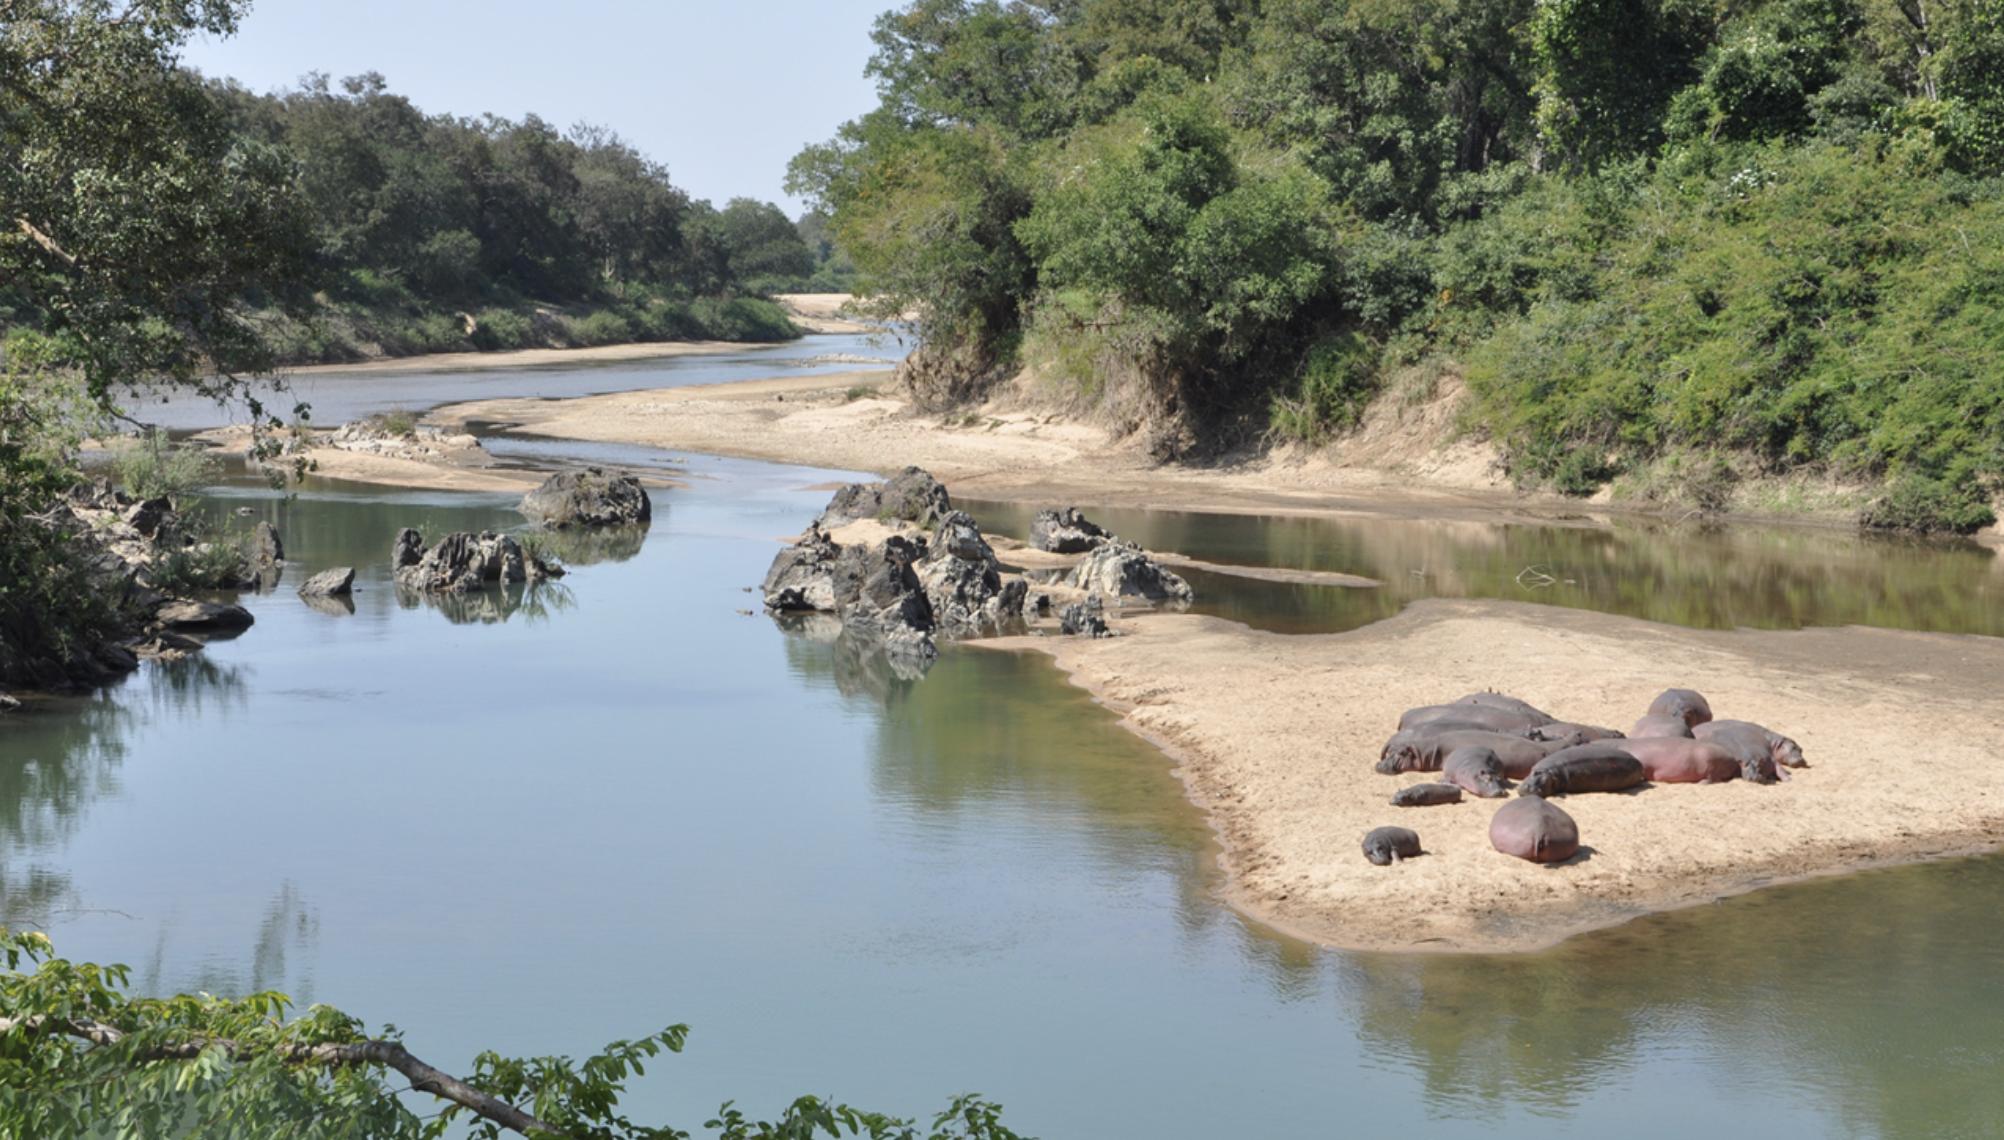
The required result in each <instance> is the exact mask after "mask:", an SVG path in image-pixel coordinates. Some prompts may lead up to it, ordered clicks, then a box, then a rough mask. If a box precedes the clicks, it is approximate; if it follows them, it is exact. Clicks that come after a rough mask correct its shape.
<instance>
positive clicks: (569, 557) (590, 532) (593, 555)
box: [526, 504, 668, 566]
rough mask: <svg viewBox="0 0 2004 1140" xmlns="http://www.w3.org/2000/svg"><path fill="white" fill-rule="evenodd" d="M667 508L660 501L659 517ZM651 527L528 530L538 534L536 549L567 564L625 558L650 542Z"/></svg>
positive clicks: (535, 539) (612, 560) (658, 507)
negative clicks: (649, 531)
mask: <svg viewBox="0 0 2004 1140" xmlns="http://www.w3.org/2000/svg"><path fill="white" fill-rule="evenodd" d="M667 510H668V508H667V507H666V506H663V505H659V504H657V505H656V506H655V507H654V513H655V515H656V516H657V517H659V516H660V515H662V514H665V513H666V512H667ZM647 531H648V528H647V527H646V526H645V525H642V526H617V527H566V528H564V529H562V530H543V529H541V528H540V527H532V528H529V529H528V530H527V532H526V533H527V534H530V535H533V536H535V537H534V539H533V541H534V543H535V544H536V547H537V551H536V552H537V553H538V554H541V555H544V556H545V557H555V558H556V559H557V560H558V561H560V562H562V563H564V564H565V565H567V566H594V565H597V564H598V563H601V562H626V561H628V560H630V559H632V557H633V556H634V555H636V554H639V553H640V548H641V546H642V545H644V544H645V543H646V542H647Z"/></svg>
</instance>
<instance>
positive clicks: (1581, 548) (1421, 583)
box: [963, 502, 2004, 637]
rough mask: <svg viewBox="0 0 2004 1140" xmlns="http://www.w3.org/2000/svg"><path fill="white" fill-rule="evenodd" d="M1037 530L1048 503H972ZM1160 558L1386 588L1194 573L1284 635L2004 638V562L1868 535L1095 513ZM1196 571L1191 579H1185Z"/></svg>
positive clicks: (1240, 610)
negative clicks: (1665, 633) (1487, 613)
mask: <svg viewBox="0 0 2004 1140" xmlns="http://www.w3.org/2000/svg"><path fill="white" fill-rule="evenodd" d="M963 505H965V506H966V507H967V509H968V510H969V512H970V513H972V514H973V515H974V516H975V517H976V518H977V519H978V520H979V521H980V522H981V524H982V526H983V527H984V529H987V530H990V531H993V532H995V533H998V534H1007V535H1010V536H1012V537H1016V538H1026V537H1028V534H1029V528H1030V519H1031V518H1032V517H1033V516H1034V515H1035V513H1036V512H1035V510H1034V509H1032V508H1026V507H1022V506H1018V505H1015V504H1005V503H983V502H973V503H968V504H963ZM1087 517H1089V518H1091V519H1092V520H1094V521H1095V522H1098V523H1099V524H1101V525H1102V526H1105V527H1107V528H1108V529H1110V530H1112V531H1113V532H1114V533H1116V534H1118V535H1120V536H1121V537H1123V538H1127V539H1130V540H1133V541H1135V542H1139V543H1141V544H1142V545H1143V546H1145V547H1147V548H1149V549H1151V550H1168V551H1175V552H1178V553H1181V554H1185V555H1188V556H1189V557H1191V558H1196V559H1199V560H1202V561H1205V562H1212V563H1219V564H1223V565H1242V566H1279V567H1286V568H1289V569H1295V570H1328V571H1338V572H1342V573H1349V574H1361V575H1363V576H1365V577H1368V578H1376V579H1378V580H1379V581H1380V582H1382V583H1383V585H1382V586H1380V587H1378V588H1375V589H1353V588H1345V587H1336V586H1320V585H1314V586H1310V585H1280V584H1275V583H1271V582H1260V581H1255V580H1252V579H1247V578H1241V577H1235V576H1233V575H1229V574H1217V573H1209V572H1206V571H1203V570H1191V571H1188V572H1187V573H1186V574H1185V576H1186V577H1187V578H1188V579H1189V580H1190V584H1191V586H1192V587H1193V588H1195V590H1196V591H1197V597H1198V605H1197V608H1198V609H1199V610H1200V611H1202V612H1204V613H1211V614H1216V615H1218V616H1220V617H1228V618H1231V619H1233V620H1234V621H1242V622H1246V623H1247V624H1249V625H1253V626H1257V627H1259V628H1262V629H1270V630H1275V631H1278V632H1283V633H1303V632H1331V631H1337V630H1345V629H1355V628H1357V627H1359V626H1363V625H1368V624H1369V623H1371V622H1374V621H1380V620H1383V619H1384V618H1388V617H1390V616H1392V615H1393V614H1395V613H1397V612H1399V610H1401V609H1403V608H1405V606H1406V604H1407V603H1408V602H1411V601H1413V600H1415V599H1418V598H1426V597H1446V598H1504V599H1509V600H1513V601H1523V602H1536V603H1538V604H1541V605H1550V606H1565V607H1570V608H1574V609H1588V610H1599V611H1601V612H1604V613H1616V614H1625V615H1627V616H1629V617H1638V618H1646V619H1648V620H1650V621H1660V622H1669V623H1672V624H1675V625H1683V626H1690V627H1692V628H1696V629H1735V628H1753V629H1800V628H1802V627H1804V626H1835V625H1875V626H1883V627H1887V628H1891V629H1918V630H1930V631H1934V632H1939V633H1979V634H1983V635H1985V636H1989V637H1998V636H2004V605H2000V604H1999V603H2000V601H2004V562H2000V561H1999V560H1998V559H1997V557H1996V554H1995V552H1994V551H1993V550H1991V549H1990V548H1987V547H1984V546H1981V545H1979V544H1977V543H1975V542H1968V541H1959V542H1943V541H1922V540H1916V539H1901V538H1890V537H1879V536H1870V535H1864V534H1860V533H1858V532H1856V531H1849V530H1833V529H1811V528H1806V527H1804V528H1777V529H1767V530H1758V529H1753V528H1747V527H1728V526H1719V525H1703V524H1697V523H1683V524H1670V523H1660V522H1652V521H1637V520H1621V521H1617V522H1616V523H1615V524H1614V525H1612V526H1607V527H1601V526H1586V525H1577V524H1573V525H1552V524H1550V523H1541V522H1538V521H1535V520H1530V519H1526V520H1525V521H1522V522H1505V523H1485V522H1465V521H1437V522H1414V521H1405V520H1382V519H1368V520H1355V519H1342V520H1330V519H1313V518H1279V517H1272V516H1251V515H1220V514H1199V513H1191V512H1182V511H1133V510H1093V511H1088V512H1087ZM1180 572H1181V571H1179V573H1180Z"/></svg>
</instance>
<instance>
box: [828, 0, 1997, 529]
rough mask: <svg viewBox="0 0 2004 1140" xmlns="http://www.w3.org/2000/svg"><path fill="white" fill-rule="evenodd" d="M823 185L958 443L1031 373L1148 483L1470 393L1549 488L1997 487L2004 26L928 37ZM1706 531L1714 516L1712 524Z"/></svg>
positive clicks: (1754, 23)
mask: <svg viewBox="0 0 2004 1140" xmlns="http://www.w3.org/2000/svg"><path fill="white" fill-rule="evenodd" d="M874 36H875V39H876V43H877V46H878V52H877V55H876V56H875V58H874V59H873V61H872V63H871V65H870V72H871V74H872V75H874V76H875V77H876V79H877V81H878V84H879V90H880V93H881V101H880V105H879V106H878V108H877V109H876V110H874V111H872V112H870V113H869V114H867V115H865V116H864V117H862V118H861V119H858V120H856V121H854V122H851V123H849V124H847V125H845V126H844V127H843V128H842V129H841V131H840V132H839V134H838V135H837V137H836V138H835V139H833V140H831V141H830V142H828V143H825V144H821V145H818V146H812V147H809V148H808V149H807V150H805V151H803V152H802V153H801V154H800V155H799V156H798V157H797V158H796V159H795V160H794V162H793V165H792V168H791V171H790V182H789V189H790V190H792V191H794V192H796V193H801V194H805V195H808V196H810V197H812V198H814V199H816V200H817V201H818V202H819V204H820V205H821V207H822V208H823V209H825V210H826V211H828V213H829V216H830V218H831V223H830V224H831V230H832V232H833V233H834V234H835V235H836V237H837V239H838V240H839V241H840V242H841V244H842V246H843V248H844V249H846V250H847V251H848V252H849V254H850V255H851V256H852V257H853V259H854V262H855V265H856V266H857V269H858V272H859V282H860V284H859V290H860V291H862V292H866V293H869V294H871V295H873V296H874V297H875V298H876V302H877V303H878V304H879V305H881V306H882V309H883V311H884V312H887V313H888V312H902V311H912V312H915V313H916V314H917V315H918V324H919V327H920V331H921V345H920V349H919V351H918V352H917V353H915V354H914V356H913V358H912V361H911V362H910V364H909V366H908V368H907V375H908V378H909V380H910V381H911V383H912V385H913V387H914V389H915V391H917V393H918V394H919V395H921V396H922V397H926V398H929V399H931V400H934V401H937V402H940V403H951V402H953V401H957V400H963V399H967V398H971V397H976V396H978V395H980V394H982V393H984V392H986V391H987V390H989V388H990V387H991V386H992V385H994V384H995V383H996V382H997V381H999V380H1000V379H1002V378H1004V377H1007V376H1011V375H1014V374H1015V373H1016V372H1018V370H1020V369H1021V368H1023V367H1024V366H1032V367H1034V368H1036V369H1037V372H1038V374H1039V375H1040V376H1042V377H1043V378H1044V379H1045V381H1046V383H1048V384H1050V385H1051V386H1052V389H1053V391H1054V392H1055V394H1057V395H1058V396H1060V397H1062V398H1065V399H1067V400H1070V401H1072V402H1074V403H1076V404H1078V405H1080V406H1083V407H1086V408H1090V409H1092V410H1093V411H1095V412H1096V413H1098V414H1099V415H1101V416H1102V417H1104V418H1105V419H1106V420H1107V421H1108V422H1109V423H1111V424H1112V425H1114V426H1115V427H1117V428H1122V429H1127V430H1134V431H1143V432H1147V433H1149V436H1150V439H1151V442H1152V443H1153V444H1154V445H1155V447H1156V449H1157V450H1158V452H1159V453H1162V454H1165V455H1166V454H1173V453H1175V452H1177V451H1180V450H1182V449H1185V448H1188V447H1191V446H1202V445H1204V444H1206V443H1208V444H1211V445H1217V444H1219V443H1225V442H1231V441H1232V440H1234V439H1242V438H1244V436H1245V434H1246V433H1247V432H1262V433H1274V434H1278V435H1282V436H1286V437H1293V438H1301V439H1308V440H1318V439H1321V438H1325V437H1327V436H1328V435H1330V434H1331V433H1336V432H1341V431H1343V430H1345V429H1346V428H1348V427H1349V426H1351V425H1352V424H1354V423H1355V422H1356V419H1357V417H1358V415H1359V413H1360V410H1361V408H1362V407H1363V406H1364V404H1365V403H1367V402H1368V401H1369V399H1370V398H1371V397H1372V396H1373V395H1374V394H1375V393H1376V391H1377V390H1378V389H1379V388H1380V387H1382V386H1383V384H1384V383H1385V378H1386V377H1388V376H1389V375H1391V374H1392V373H1394V372H1395V371H1397V370H1400V369H1404V368H1409V367H1412V366H1415V365H1429V364H1430V365H1431V366H1433V367H1440V366H1441V365H1442V362H1452V363H1453V365H1454V366H1455V367H1457V368H1458V369H1460V370H1461V371H1463V372H1464V373H1465V375H1466V377H1467V380H1468V383H1469V387H1470V389H1471V393H1472V400H1471V404H1470V408H1469V424H1470V427H1471V428H1472V429H1474V430H1479V431H1485V432H1487V433H1489V434H1490V435H1491V436H1492V437H1493V438H1494V439H1495V440H1496V442H1497V443H1498V445H1499V447H1500V450H1501V452H1502V454H1503V456H1504V458H1505V460H1506V462H1507V463H1508V464H1509V465H1510V468H1511V473H1512V475H1513V476H1514V477H1515V478H1516V479H1517V480H1518V481H1519V482H1520V483H1521V484H1524V485H1542V486H1548V487H1552V488H1555V489H1558V490H1561V491H1563V492H1565V493H1568V494H1590V493H1592V492H1594V491H1595V490H1597V489H1599V488H1600V487H1603V486H1605V485H1607V484H1608V483H1609V482H1610V481H1612V480H1614V479H1616V478H1617V477H1620V476H1622V475H1623V474H1624V473H1627V472H1636V471H1640V470H1643V469H1645V468H1649V467H1651V466H1652V465H1660V464H1663V463H1665V462H1666V461H1674V462H1675V464H1676V465H1678V466H1679V467H1680V469H1683V470H1687V471H1688V470H1698V469H1703V470H1704V471H1705V472H1708V474H1707V475H1706V477H1705V478H1703V479H1700V480H1699V481H1698V486H1699V489H1700V490H1701V491H1704V492H1705V495H1704V496H1702V498H1704V501H1708V502H1716V501H1717V495H1716V492H1717V489H1718V487H1719V485H1720V483H1721V480H1724V481H1725V482H1726V483H1728V484H1729V483H1730V482H1731V480H1732V479H1735V478H1737V477H1739V476H1742V475H1767V476H1786V475H1796V474H1802V473H1805V472H1806V473H1820V474H1824V475H1830V476H1835V477H1839V478H1846V479H1857V480H1859V481H1863V482H1881V483H1883V485H1884V486H1885V487H1886V488H1887V489H1886V492H1885V494H1884V496H1883V497H1882V498H1881V499H1880V501H1879V502H1878V504H1877V505H1876V506H1874V507H1873V508H1872V509H1871V510H1870V511H1868V512H1867V516H1866V517H1867V520H1868V521H1871V522H1873V523H1877V524H1882V525H1895V526H1900V527H1903V528H1911V529H1959V530H1966V529H1969V528H1970V527H1972V526H1973V525H1976V524H1979V523H1980V522H1982V521H1987V520H1988V518H1989V508H1988V506H1987V503H1988V501H1989V499H1990V498H1991V496H1992V495H1993V494H1994V493H1995V491H1996V490H1997V488H1998V487H1999V485H2000V482H2004V442H2000V441H2004V399H2000V396H2004V393H2000V391H1999V388H1998V384H1999V381H1998V379H1997V377H1996V372H1995V367H1994V364H1993V363H1992V362H1993V361H1995V360H1996V359H1997V358H1998V356H1999V350H2000V349H2004V317H2000V316H1999V315H1998V306H1997V300H1998V294H1999V290H2000V289H2004V261H2000V256H2004V254H2000V252H1999V251H2000V249H2004V244H2001V243H2000V238H2004V230H2000V221H1999V212H2000V210H2004V180H2000V178H1999V172H2000V168H2004V128H2000V127H1999V126H1998V124H1999V123H2004V4H2000V3H1998V2H1997V0H1948V2H1945V3H1927V4H1922V3H1920V2H1918V0H1755V2H1753V3H1748V4H1730V5H1729V4H1723V3H1718V2H1716V0H1455V2H1453V3H1447V2H1443V0H1258V2H1255V0H1152V2H1148V3H1142V2H1139V0H1083V2H1081V3H1076V4H1062V5H1060V4H1052V3H1042V2H1037V0H1012V2H1004V0H913V2H911V3H908V4H906V5H905V6H904V7H902V8H900V9H898V10H896V11H893V12H890V13H887V14H886V15H884V16H883V17H882V18H880V19H879V21H878V22H877V25H876V29H875V32H874ZM1701 505H1702V504H1701Z"/></svg>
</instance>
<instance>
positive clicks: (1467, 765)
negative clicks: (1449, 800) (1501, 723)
mask: <svg viewBox="0 0 2004 1140" xmlns="http://www.w3.org/2000/svg"><path fill="white" fill-rule="evenodd" d="M1440 778H1441V779H1442V780H1443V781H1445V782H1446V783H1450V784H1453V785H1454V786H1456V787H1458V788H1466V789H1468V790H1469V791H1471V792H1474V793H1475V794H1476V795H1478V796H1481V797H1482V798H1483V799H1485V800H1494V799H1501V798H1503V797H1504V796H1507V795H1509V794H1510V793H1509V792H1507V791H1505V790H1504V789H1503V761H1502V759H1501V758H1500V757H1498V756H1497V755H1496V753H1495V751H1494V750H1492V749H1488V748H1484V747H1482V746H1481V745H1480V744H1471V745H1468V746H1466V747H1463V748H1457V749H1455V750H1454V751H1452V752H1450V753H1448V754H1447V757H1446V759H1444V760H1442V761H1441V762H1440Z"/></svg>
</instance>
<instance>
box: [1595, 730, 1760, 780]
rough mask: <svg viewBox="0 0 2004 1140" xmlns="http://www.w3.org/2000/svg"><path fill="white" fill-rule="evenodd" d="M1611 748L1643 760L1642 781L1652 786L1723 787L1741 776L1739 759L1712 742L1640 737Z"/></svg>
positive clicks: (1615, 744) (1613, 742)
mask: <svg viewBox="0 0 2004 1140" xmlns="http://www.w3.org/2000/svg"><path fill="white" fill-rule="evenodd" d="M1609 745H1610V747H1614V748H1618V749H1620V750H1621V751H1623V752H1626V753H1628V754H1629V755H1630V756H1633V757H1635V758H1636V759H1637V760H1640V761H1642V778H1643V779H1645V780H1648V781H1649V782H1650V783H1652V784H1723V783H1725V782H1726V781H1727V780H1730V779H1733V778H1735V777H1737V776H1738V775H1739V774H1740V761H1739V757H1737V756H1735V755H1733V754H1732V753H1731V752H1729V751H1727V750H1726V749H1724V748H1721V747H1719V746H1718V745H1716V744H1713V743H1712V742H1711V741H1709V740H1693V739H1691V738H1690V737H1688V736H1641V737H1631V738H1629V739H1627V740H1614V741H1610V742H1609Z"/></svg>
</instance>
